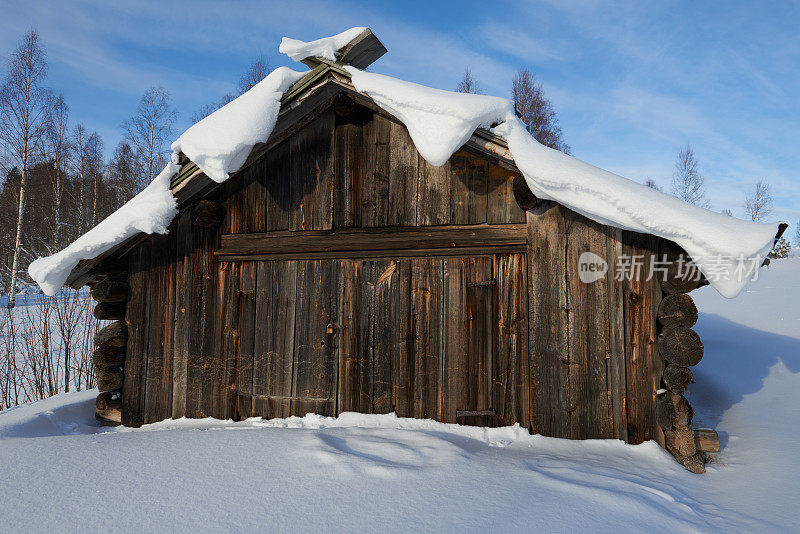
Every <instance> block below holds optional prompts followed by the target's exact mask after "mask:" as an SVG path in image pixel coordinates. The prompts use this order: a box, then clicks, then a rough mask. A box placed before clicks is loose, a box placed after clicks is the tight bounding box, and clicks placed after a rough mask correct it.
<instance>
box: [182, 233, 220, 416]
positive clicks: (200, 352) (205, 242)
mask: <svg viewBox="0 0 800 534" xmlns="http://www.w3.org/2000/svg"><path fill="white" fill-rule="evenodd" d="M215 237H216V230H213V229H207V228H199V227H195V228H193V230H192V258H191V280H192V283H191V284H190V285H189V286H188V287H187V288H186V291H188V292H189V302H188V306H187V313H188V322H189V357H188V371H187V387H186V412H187V416H189V417H211V415H212V398H213V391H214V369H215V361H216V360H218V359H219V353H218V352H216V350H217V346H216V339H217V338H218V337H219V335H218V332H217V331H215V330H214V325H215V324H216V322H215V321H214V320H213V318H214V313H215V311H216V305H215V302H216V285H215V277H216V275H217V265H216V262H215V261H214V258H213V256H212V250H213V245H214V241H215Z"/></svg>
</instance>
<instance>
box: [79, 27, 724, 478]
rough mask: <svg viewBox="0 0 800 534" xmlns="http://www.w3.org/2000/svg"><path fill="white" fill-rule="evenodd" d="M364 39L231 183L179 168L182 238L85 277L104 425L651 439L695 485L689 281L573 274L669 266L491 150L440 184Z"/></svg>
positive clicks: (323, 76) (372, 45)
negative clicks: (367, 76)
mask: <svg viewBox="0 0 800 534" xmlns="http://www.w3.org/2000/svg"><path fill="white" fill-rule="evenodd" d="M366 40H367V41H368V43H367V44H368V46H367V45H361V49H359V50H357V51H356V52H358V53H353V52H352V50H351V52H350V53H351V56H350V57H345V56H346V54H340V57H339V61H337V62H329V61H324V60H319V59H316V58H309V61H308V62H309V63H310V64H311V66H312V67H313V69H312V70H311V71H310V72H309V73H308V74H307V75H306V76H305V77H304V78H303V79H302V80H300V81H299V82H297V83H296V84H295V85H294V86H293V87H292V88H291V89H290V90H289V91H288V92H286V93H285V95H284V97H283V100H282V105H281V111H280V115H279V118H278V121H277V124H276V126H275V128H274V130H273V132H272V134H271V136H270V138H269V139H268V140H267V141H266V142H265V143H262V144H260V145H257V146H256V147H255V148H254V149H253V150H252V152H251V154H250V156H249V158H248V160H247V162H246V164H245V165H244V166H243V167H242V168H241V169H240V170H239V171H238V172H236V173H235V174H234V175H233V176H231V178H230V179H229V180H228V181H226V182H224V183H222V184H217V183H216V182H212V181H211V180H210V179H208V178H207V177H206V176H205V175H204V174H203V172H202V171H201V170H200V169H199V168H198V167H197V166H196V165H195V164H193V163H192V162H191V161H188V160H186V159H185V158H184V160H183V161H182V162H181V164H182V167H181V171H180V172H179V173H178V174H177V175H176V176H175V177H174V178H173V181H172V191H173V193H174V195H175V197H176V198H177V201H178V204H179V210H180V211H179V214H178V215H177V216H176V217H175V219H174V220H173V222H172V224H171V226H170V228H169V233H168V234H166V235H139V236H137V237H135V238H133V239H129V240H127V241H126V242H124V243H122V244H120V245H119V246H117V247H115V248H114V249H112V250H111V251H109V252H107V253H105V254H103V255H101V256H99V257H97V258H95V259H93V260H87V261H83V262H81V264H79V265H78V267H77V268H76V269H75V270H74V271H73V272H72V275H71V277H70V279H69V281H68V282H69V283H70V284H71V285H72V286H74V287H79V286H81V285H84V284H86V283H88V284H90V285H91V286H92V294H93V295H94V297H95V298H96V299H97V300H98V301H99V302H100V303H99V304H98V305H97V310H96V314H97V316H98V317H100V318H103V319H110V320H114V321H115V322H113V323H111V324H110V325H109V326H107V327H105V328H104V329H103V330H102V331H101V332H100V333H99V334H98V337H97V344H98V349H97V352H96V354H95V364H96V370H97V379H98V383H99V386H100V390H101V391H102V392H103V393H101V394H100V396H99V397H98V402H97V417H98V419H99V420H100V421H101V422H103V423H105V424H118V423H120V422H121V423H122V424H125V425H129V426H134V427H135V426H139V425H142V424H145V423H152V422H156V421H160V420H163V419H167V418H179V417H184V416H186V417H216V418H220V419H234V420H240V419H245V418H248V417H254V416H257V417H265V418H273V417H286V416H290V415H298V416H302V415H304V414H306V413H309V412H314V413H318V414H323V415H328V416H335V415H337V414H340V413H342V412H348V411H357V412H364V413H388V412H396V413H397V415H398V416H401V417H416V418H432V419H435V420H437V421H443V422H448V423H459V424H467V425H482V426H497V425H511V424H513V423H519V424H520V425H522V426H523V427H525V428H528V429H529V430H530V431H531V432H533V433H540V434H544V435H547V436H555V437H561V438H570V439H587V438H617V439H622V440H625V441H627V442H629V443H641V442H643V441H646V440H657V441H658V442H660V443H662V444H663V445H666V446H667V447H668V448H669V449H670V451H672V452H673V454H675V455H676V457H678V459H679V460H681V461H682V462H684V464H685V465H687V466H688V467H689V468H690V469H693V470H696V471H700V470H702V459H703V452H704V451H713V450H714V449H715V447H717V446H718V444H717V442H716V438H715V434H714V433H713V431H706V432H695V431H693V430H692V429H691V407H689V405H688V403H687V402H686V399H685V398H684V397H683V393H684V388H685V386H686V384H687V383H688V382H689V381H690V379H691V371H690V370H689V369H688V367H689V366H691V365H694V364H696V363H697V362H698V361H699V360H700V358H701V357H702V343H701V342H700V340H699V338H697V335H696V334H695V333H694V332H693V331H692V330H691V329H690V327H691V326H692V325H693V324H694V321H696V320H697V310H696V308H695V307H694V305H693V304H692V301H691V298H689V297H688V296H686V295H685V293H686V292H688V291H690V290H692V289H694V288H695V287H697V286H698V282H697V281H694V282H692V281H686V280H679V279H666V280H665V281H663V282H662V281H659V280H658V279H656V278H653V279H650V280H646V279H644V277H640V278H638V279H627V278H624V277H623V279H618V277H616V276H615V274H614V269H613V268H610V269H608V272H607V273H606V274H605V275H603V276H601V277H600V279H599V280H597V281H596V282H593V283H583V282H581V281H580V279H579V272H578V269H579V258H580V256H581V254H583V253H584V252H587V251H588V252H592V253H594V254H597V255H598V256H599V257H601V258H602V259H603V260H605V261H606V262H607V264H608V265H609V266H614V265H616V264H617V263H618V258H620V257H621V256H623V255H624V256H637V257H641V258H642V259H643V261H645V262H647V261H648V259H649V258H651V257H653V256H655V255H660V254H663V253H665V252H666V253H669V254H674V253H676V252H679V251H677V250H676V247H675V245H673V244H672V243H669V242H665V241H664V240H662V239H660V238H657V237H655V236H652V235H643V234H637V233H633V232H629V231H622V230H620V229H617V228H614V227H610V226H604V225H601V224H598V223H596V222H593V221H591V220H589V219H587V218H585V217H583V216H580V215H578V214H576V213H575V212H573V211H570V210H569V209H567V208H565V207H564V206H561V205H559V204H557V203H554V202H549V201H548V202H545V201H539V200H538V199H536V198H535V197H534V196H533V195H532V194H531V192H530V190H529V189H528V187H527V185H526V184H525V181H524V179H523V178H522V176H521V174H520V172H519V171H518V170H517V168H516V166H515V164H514V161H513V160H512V159H511V157H510V154H509V152H508V148H507V146H506V143H505V141H504V140H503V139H501V138H499V137H496V136H494V135H492V134H491V133H489V132H488V131H484V130H480V129H479V130H477V131H475V133H474V135H472V137H471V138H470V139H469V140H468V141H467V143H466V144H464V146H463V147H461V149H460V150H458V151H457V152H456V153H455V154H453V156H452V157H451V158H450V160H449V161H448V162H447V163H446V164H445V165H444V166H441V167H434V166H432V165H430V164H428V163H427V162H426V161H425V160H424V159H423V158H422V157H421V156H420V154H419V153H418V151H417V149H416V148H415V146H414V143H413V142H412V140H411V139H410V137H409V134H408V131H407V129H406V127H405V126H404V125H403V124H402V123H401V122H400V121H399V120H398V119H397V118H395V117H393V116H391V115H390V114H388V113H387V112H385V111H383V110H382V109H381V108H380V107H378V106H377V105H376V104H375V103H374V102H373V101H372V100H371V99H370V98H369V97H367V96H365V95H364V94H361V93H359V92H357V91H356V90H355V89H354V88H353V86H352V84H351V83H350V79H349V75H348V74H347V72H346V71H344V70H343V69H342V68H341V66H342V65H343V64H345V63H348V62H352V61H356V60H355V59H353V58H354V57H357V58H358V59H357V61H358V64H359V66H362V67H363V66H364V65H365V64H369V63H370V62H371V61H373V60H374V59H375V58H376V57H378V56H379V55H380V54H382V53H383V52H384V51H385V49H384V48H383V46H382V45H380V42H379V41H377V39H375V37H374V36H372V34H371V33H369V35H368V36H366ZM351 48H353V47H351ZM365 49H366V52H365V51H364V50H365ZM659 390H665V392H662V393H658V392H659Z"/></svg>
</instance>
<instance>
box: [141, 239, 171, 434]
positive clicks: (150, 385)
mask: <svg viewBox="0 0 800 534" xmlns="http://www.w3.org/2000/svg"><path fill="white" fill-rule="evenodd" d="M151 243H152V245H151V246H152V249H151V255H150V272H149V276H148V283H149V284H150V297H149V302H148V311H147V313H148V315H149V316H150V324H149V326H148V338H149V339H148V342H147V375H146V376H147V378H146V384H145V401H144V422H145V423H154V422H156V421H161V420H162V419H164V418H165V417H166V416H167V413H171V412H172V406H171V405H170V407H169V411H168V412H167V407H166V405H165V404H164V403H163V402H162V401H163V396H162V388H164V387H166V385H165V384H164V383H163V376H164V367H165V363H166V362H165V361H164V352H165V351H164V349H165V347H164V341H165V338H164V333H165V329H166V323H167V321H166V310H165V306H164V303H165V301H166V300H167V298H168V297H167V292H168V290H167V280H166V276H165V274H166V268H167V263H168V258H169V256H168V254H167V250H168V249H169V245H168V239H167V238H166V237H165V236H163V235H154V236H153V237H152V239H151ZM169 374H170V376H171V374H172V371H171V368H170V372H169ZM165 412H166V413H165Z"/></svg>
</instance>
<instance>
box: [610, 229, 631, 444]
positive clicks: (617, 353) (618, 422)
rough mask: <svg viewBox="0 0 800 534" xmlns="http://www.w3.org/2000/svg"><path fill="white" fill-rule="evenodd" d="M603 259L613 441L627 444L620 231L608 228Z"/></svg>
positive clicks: (623, 298)
mask: <svg viewBox="0 0 800 534" xmlns="http://www.w3.org/2000/svg"><path fill="white" fill-rule="evenodd" d="M606 244H607V253H606V258H607V261H608V266H609V267H608V272H607V273H606V281H607V288H608V311H609V324H608V327H609V350H610V353H609V354H610V358H609V360H608V378H609V388H610V389H611V406H612V418H613V423H614V437H615V438H617V439H621V440H625V441H627V438H628V423H627V410H626V407H625V404H626V402H625V401H626V387H627V385H626V384H627V382H626V378H625V368H626V366H625V322H624V309H625V295H624V284H623V281H622V279H620V278H618V277H617V276H616V272H615V271H616V266H617V264H618V262H619V258H620V257H621V256H622V253H623V251H622V230H620V229H619V228H611V227H609V228H608V239H607V241H606Z"/></svg>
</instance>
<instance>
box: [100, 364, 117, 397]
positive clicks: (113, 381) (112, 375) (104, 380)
mask: <svg viewBox="0 0 800 534" xmlns="http://www.w3.org/2000/svg"><path fill="white" fill-rule="evenodd" d="M122 376H123V375H122V368H121V367H108V368H103V367H95V368H94V377H95V380H96V381H97V388H98V389H99V390H100V391H101V392H103V393H105V392H108V391H118V390H120V389H122Z"/></svg>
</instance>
